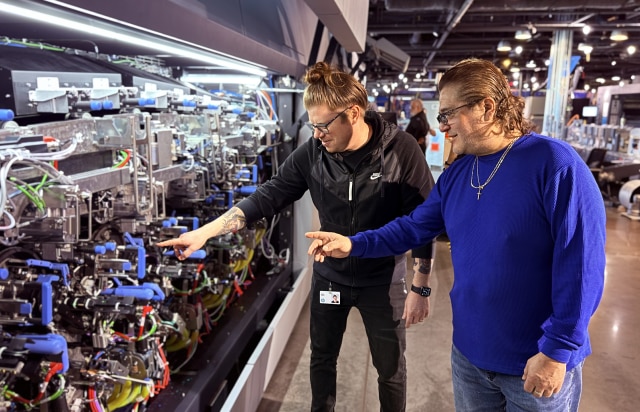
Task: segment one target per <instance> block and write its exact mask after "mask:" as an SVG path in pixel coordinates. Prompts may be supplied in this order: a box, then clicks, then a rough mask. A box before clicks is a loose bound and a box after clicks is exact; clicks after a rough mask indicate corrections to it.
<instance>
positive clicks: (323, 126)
mask: <svg viewBox="0 0 640 412" xmlns="http://www.w3.org/2000/svg"><path fill="white" fill-rule="evenodd" d="M352 107H353V105H352V106H349V107H347V108H346V109H344V110H343V111H341V112H340V113H338V114H337V115H336V117H334V118H333V119H331V120H329V121H328V122H326V123H317V124H313V123H310V122H307V126H308V127H309V128H310V129H311V130H312V131H313V132H314V133H315V131H316V130H319V131H320V133H322V134H327V133H329V125H330V124H331V123H333V122H334V121H335V120H336V119H337V118H338V117H340V115H341V114H342V113H344V112H346V111H347V110H349V109H351V108H352Z"/></svg>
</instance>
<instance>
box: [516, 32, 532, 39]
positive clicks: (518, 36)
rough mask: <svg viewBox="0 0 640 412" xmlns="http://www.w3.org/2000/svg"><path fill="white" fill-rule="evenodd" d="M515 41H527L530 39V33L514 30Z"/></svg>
mask: <svg viewBox="0 0 640 412" xmlns="http://www.w3.org/2000/svg"><path fill="white" fill-rule="evenodd" d="M515 38H516V40H529V39H531V32H530V31H529V30H516V35H515Z"/></svg>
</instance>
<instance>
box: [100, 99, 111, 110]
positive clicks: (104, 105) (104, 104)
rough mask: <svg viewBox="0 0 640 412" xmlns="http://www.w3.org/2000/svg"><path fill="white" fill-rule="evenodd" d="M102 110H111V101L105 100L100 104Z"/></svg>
mask: <svg viewBox="0 0 640 412" xmlns="http://www.w3.org/2000/svg"><path fill="white" fill-rule="evenodd" d="M102 108H103V109H104V110H111V109H113V102H112V101H111V100H105V101H104V102H102Z"/></svg>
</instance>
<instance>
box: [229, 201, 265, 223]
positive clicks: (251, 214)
mask: <svg viewBox="0 0 640 412" xmlns="http://www.w3.org/2000/svg"><path fill="white" fill-rule="evenodd" d="M235 207H237V208H238V209H240V210H242V213H244V218H245V220H246V222H247V225H249V224H251V223H253V222H255V221H257V220H260V219H262V215H261V214H260V210H259V209H258V205H257V204H256V203H255V202H253V201H252V200H251V199H249V198H247V199H243V200H241V201H240V202H239V203H238V204H237V205H235Z"/></svg>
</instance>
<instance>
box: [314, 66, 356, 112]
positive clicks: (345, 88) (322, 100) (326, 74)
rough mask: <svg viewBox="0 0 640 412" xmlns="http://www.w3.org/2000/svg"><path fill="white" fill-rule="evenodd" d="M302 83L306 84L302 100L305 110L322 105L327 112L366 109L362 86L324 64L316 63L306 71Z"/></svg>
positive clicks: (334, 68)
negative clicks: (355, 106) (355, 108)
mask: <svg viewBox="0 0 640 412" xmlns="http://www.w3.org/2000/svg"><path fill="white" fill-rule="evenodd" d="M303 81H304V82H305V83H306V84H307V88H306V89H305V91H304V95H303V98H302V101H303V103H304V107H305V109H309V108H310V107H315V106H320V105H323V104H326V105H327V106H328V107H329V110H339V109H343V108H345V107H348V106H353V105H358V106H360V107H361V108H362V110H363V111H364V110H366V109H367V107H368V104H369V102H368V100H367V91H366V90H365V88H364V86H363V85H362V84H361V83H360V82H358V80H357V79H356V78H355V77H353V76H352V75H350V74H349V73H345V72H343V71H341V70H339V69H338V68H336V67H333V66H330V65H329V64H327V63H325V62H318V63H316V64H314V65H313V66H311V67H310V68H309V69H307V72H306V73H305V75H304V79H303Z"/></svg>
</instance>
